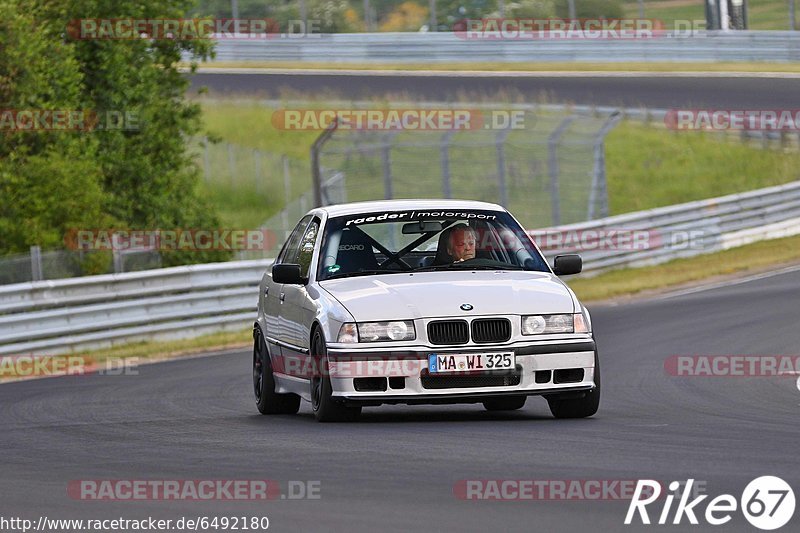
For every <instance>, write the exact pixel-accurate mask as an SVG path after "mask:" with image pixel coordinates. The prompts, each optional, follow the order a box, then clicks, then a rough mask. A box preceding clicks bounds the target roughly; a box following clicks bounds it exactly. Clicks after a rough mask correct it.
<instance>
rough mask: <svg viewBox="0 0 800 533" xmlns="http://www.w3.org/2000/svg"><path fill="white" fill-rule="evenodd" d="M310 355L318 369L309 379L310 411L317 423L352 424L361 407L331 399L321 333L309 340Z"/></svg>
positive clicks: (326, 354) (325, 346)
mask: <svg viewBox="0 0 800 533" xmlns="http://www.w3.org/2000/svg"><path fill="white" fill-rule="evenodd" d="M311 355H312V356H313V357H314V358H315V361H314V362H315V363H316V364H315V367H316V368H317V369H318V370H317V372H315V373H314V374H315V375H314V376H313V377H312V378H311V410H312V411H314V416H315V417H316V419H317V421H318V422H352V421H354V420H357V419H358V417H359V415H361V406H360V405H359V406H349V405H345V404H343V403H341V402H339V401H337V400H336V399H335V398H334V397H333V387H332V385H331V379H330V373H329V371H328V351H327V345H326V344H325V337H324V336H323V335H322V331H320V330H319V328H318V329H317V330H315V331H314V336H313V337H312V340H311Z"/></svg>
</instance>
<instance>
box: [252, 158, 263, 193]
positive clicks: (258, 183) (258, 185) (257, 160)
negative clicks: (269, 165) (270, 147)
mask: <svg viewBox="0 0 800 533" xmlns="http://www.w3.org/2000/svg"><path fill="white" fill-rule="evenodd" d="M253 165H254V166H255V172H256V191H258V192H260V191H261V190H262V189H263V188H264V187H263V185H264V184H263V183H261V152H259V151H258V150H253Z"/></svg>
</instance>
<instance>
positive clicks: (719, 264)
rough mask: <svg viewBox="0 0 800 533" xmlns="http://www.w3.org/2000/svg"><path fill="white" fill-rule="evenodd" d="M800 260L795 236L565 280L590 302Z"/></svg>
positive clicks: (763, 268) (799, 243) (799, 245)
mask: <svg viewBox="0 0 800 533" xmlns="http://www.w3.org/2000/svg"><path fill="white" fill-rule="evenodd" d="M798 262H800V236H794V237H786V238H783V239H772V240H769V241H761V242H757V243H753V244H748V245H746V246H740V247H738V248H731V249H730V250H725V251H722V252H715V253H711V254H705V255H700V256H697V257H691V258H688V259H676V260H674V261H670V262H669V263H664V264H661V265H656V266H650V267H642V268H634V269H631V268H626V269H620V270H614V271H610V272H606V273H605V274H600V275H598V276H595V277H593V278H582V279H574V280H570V279H569V278H566V279H565V281H567V283H568V284H569V286H570V287H571V288H572V289H573V290H574V291H575V294H577V295H578V297H579V298H580V299H581V300H582V301H584V302H590V301H598V300H606V299H609V298H619V297H625V296H634V295H637V294H641V293H646V292H652V291H659V290H664V289H666V288H670V287H678V286H681V285H686V284H693V283H697V282H699V281H702V280H705V279H708V278H712V277H716V276H729V275H732V274H744V273H750V272H759V271H763V270H769V269H773V268H775V266H776V265H782V264H797V263H798Z"/></svg>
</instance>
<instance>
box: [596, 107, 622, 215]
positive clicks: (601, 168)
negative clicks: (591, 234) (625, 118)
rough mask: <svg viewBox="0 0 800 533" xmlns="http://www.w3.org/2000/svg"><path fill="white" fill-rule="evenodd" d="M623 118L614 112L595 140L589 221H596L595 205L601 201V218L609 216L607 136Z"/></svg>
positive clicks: (617, 112)
mask: <svg viewBox="0 0 800 533" xmlns="http://www.w3.org/2000/svg"><path fill="white" fill-rule="evenodd" d="M621 117H622V115H621V113H620V112H619V111H614V112H613V113H611V115H610V116H609V117H608V118H607V119H606V121H605V122H604V123H603V126H602V127H601V128H600V130H599V131H598V132H597V135H595V138H594V143H593V144H594V169H593V170H592V188H591V190H590V191H589V206H588V217H587V219H588V220H594V218H595V216H596V213H595V205H596V203H597V201H598V199H599V200H600V210H599V211H600V214H599V216H600V218H603V217H607V216H608V188H607V186H606V146H605V140H606V135H608V132H609V131H611V129H612V128H613V127H614V126H616V125H617V123H618V122H619V120H620V118H621Z"/></svg>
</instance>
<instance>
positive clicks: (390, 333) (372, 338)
mask: <svg viewBox="0 0 800 533" xmlns="http://www.w3.org/2000/svg"><path fill="white" fill-rule="evenodd" d="M416 338H417V334H416V332H415V331H414V322H412V321H411V320H394V321H392V322H361V323H359V324H358V340H359V342H381V341H413V340H414V339H416Z"/></svg>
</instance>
